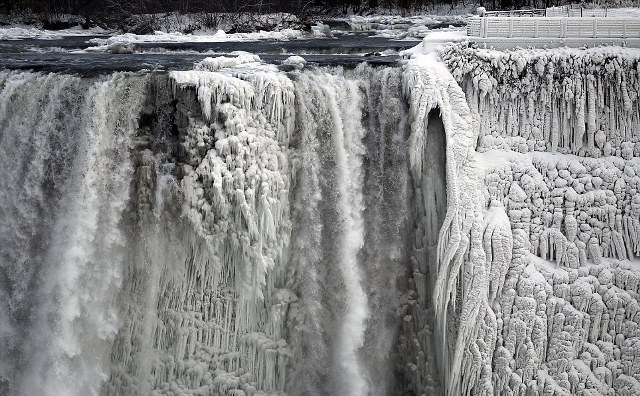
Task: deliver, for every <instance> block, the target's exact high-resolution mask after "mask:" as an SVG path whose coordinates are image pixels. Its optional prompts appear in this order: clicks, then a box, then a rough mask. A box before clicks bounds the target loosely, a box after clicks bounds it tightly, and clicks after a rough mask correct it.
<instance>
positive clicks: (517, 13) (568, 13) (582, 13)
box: [481, 6, 628, 18]
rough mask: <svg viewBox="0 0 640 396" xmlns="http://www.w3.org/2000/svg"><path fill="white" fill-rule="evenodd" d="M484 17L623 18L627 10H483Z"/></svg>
mask: <svg viewBox="0 0 640 396" xmlns="http://www.w3.org/2000/svg"><path fill="white" fill-rule="evenodd" d="M481 16H484V17H536V16H537V17H552V18H557V17H584V18H592V17H596V18H624V17H628V14H627V11H626V10H624V9H617V8H611V9H609V8H582V7H571V6H561V7H548V8H532V9H526V10H509V11H485V12H484V13H483V14H482V15H481Z"/></svg>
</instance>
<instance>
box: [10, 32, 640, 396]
mask: <svg viewBox="0 0 640 396" xmlns="http://www.w3.org/2000/svg"><path fill="white" fill-rule="evenodd" d="M414 55H416V56H414V58H413V59H410V60H407V61H406V62H405V63H404V64H403V65H402V67H372V66H369V65H366V64H363V65H360V66H358V67H356V68H355V69H352V70H345V69H343V68H339V67H336V68H321V67H317V66H314V65H312V64H306V62H305V60H304V59H303V58H301V57H291V58H289V59H288V60H287V61H285V62H284V65H281V66H279V67H276V66H274V65H267V64H265V63H263V62H261V60H260V58H258V57H257V56H255V55H252V54H239V55H238V56H234V57H218V58H207V59H205V60H203V61H202V62H200V63H198V64H196V65H195V67H194V68H193V70H188V71H174V72H170V73H164V74H163V73H153V74H148V75H133V74H114V75H111V76H105V77H94V78H80V77H75V76H69V75H64V74H49V75H42V74H37V73H19V72H2V73H0V140H1V141H2V146H1V147H0V162H1V163H2V165H3V166H2V167H0V169H1V170H0V173H1V175H0V176H2V177H0V184H2V188H1V189H0V216H1V217H0V218H1V219H2V221H0V229H1V230H0V231H1V232H0V351H2V352H3V355H2V356H7V358H3V359H0V393H2V394H8V395H22V394H43V395H46V394H52V395H58V394H69V395H76V394H77V395H85V394H101V395H105V396H106V395H123V394H126V395H235V396H264V395H286V394H288V395H306V394H309V395H316V394H317V395H380V396H382V395H390V394H397V393H399V392H404V393H406V394H420V395H422V394H425V395H429V394H446V395H451V396H457V395H491V394H501V395H502V394H504V395H527V396H529V395H556V396H559V395H573V394H575V395H585V396H586V395H635V394H640V352H639V351H640V347H639V346H640V306H639V305H638V293H640V269H639V268H638V266H637V260H636V255H640V198H638V197H639V195H638V189H640V162H639V160H638V158H640V142H639V141H638V138H637V131H638V130H639V128H640V125H639V124H640V119H639V104H638V101H639V97H640V85H639V84H640V83H639V81H640V66H639V63H638V59H639V58H640V56H638V54H637V53H636V52H634V51H632V50H626V49H602V48H601V49H590V50H584V51H583V50H581V51H578V50H556V51H550V50H536V51H533V50H529V51H527V50H518V51H514V52H508V53H507V52H498V51H493V50H486V49H478V48H476V47H474V46H473V45H472V44H468V43H459V44H455V45H452V46H449V47H447V48H445V49H444V50H443V51H442V53H441V54H440V55H439V58H438V56H436V55H435V54H431V55H419V54H417V53H415V54H414ZM284 66H286V67H284ZM283 70H287V72H285V71H283ZM116 98H119V99H118V100H117V99H116ZM34 114H35V115H37V116H36V117H34V116H33V115H34Z"/></svg>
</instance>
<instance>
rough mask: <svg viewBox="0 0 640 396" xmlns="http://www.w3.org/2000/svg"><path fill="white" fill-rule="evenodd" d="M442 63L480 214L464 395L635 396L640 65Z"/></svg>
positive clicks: (513, 60)
mask: <svg viewBox="0 0 640 396" xmlns="http://www.w3.org/2000/svg"><path fill="white" fill-rule="evenodd" d="M442 58H443V60H444V62H445V63H446V64H447V66H448V67H449V69H450V70H451V72H452V74H453V76H454V77H455V78H456V79H457V80H458V82H459V83H460V86H461V87H462V89H463V90H464V91H465V94H466V98H467V102H468V104H469V107H470V109H471V113H472V114H473V119H474V129H477V131H478V133H479V136H478V141H477V149H476V150H477V152H478V153H477V154H476V157H477V158H478V160H479V162H480V164H481V169H483V174H484V176H483V178H484V188H483V190H484V193H483V194H482V195H483V196H484V198H483V201H484V203H483V205H482V206H483V207H484V208H487V209H486V210H485V214H484V218H485V221H484V224H485V225H484V229H485V231H484V237H483V241H484V243H483V245H484V258H483V259H484V260H485V262H486V268H490V272H489V273H490V279H489V283H488V284H486V285H485V289H484V290H483V291H482V295H483V299H485V298H486V295H485V293H487V294H488V297H489V300H488V301H489V305H488V308H489V309H487V310H486V312H485V314H484V315H483V316H484V318H483V316H480V317H479V318H478V319H477V320H476V324H475V330H474V331H475V334H474V335H473V336H472V338H471V339H470V340H469V341H468V342H467V344H464V345H462V347H463V348H464V354H465V357H464V361H463V367H464V371H463V384H462V388H461V390H460V392H461V393H463V394H514V395H515V394H555V395H572V394H583V395H587V394H598V395H614V394H615V395H617V394H620V395H626V394H636V393H638V392H640V383H639V382H638V379H639V378H638V377H639V375H640V373H639V372H638V370H637V369H636V368H635V366H634V364H635V361H636V360H637V355H638V352H637V350H635V349H634V347H633V345H635V343H636V339H637V337H638V332H637V327H638V323H637V321H638V319H639V318H640V317H638V316H636V308H635V307H637V306H638V290H637V289H638V287H637V285H636V282H635V281H634V279H636V278H637V277H638V274H639V272H638V268H637V266H636V263H635V255H637V254H638V250H637V245H638V243H637V239H638V238H639V237H640V234H638V228H637V224H638V221H639V215H640V213H639V212H637V210H636V206H637V203H636V201H637V188H638V186H636V184H637V183H636V182H637V181H638V180H636V179H637V177H636V176H635V173H636V171H635V170H634V169H635V168H636V167H637V155H638V151H637V150H636V144H637V134H636V131H637V130H638V127H639V125H638V114H639V111H638V93H639V91H640V85H639V83H638V81H639V80H638V77H639V73H640V69H639V68H638V58H639V57H638V56H637V54H636V53H635V52H634V51H626V50H623V49H617V50H616V49H592V50H583V51H578V50H562V51H546V50H537V51H533V50H528V51H527V50H518V51H513V52H510V53H505V52H498V51H492V50H482V49H477V48H475V47H474V46H473V45H469V44H464V43H463V44H456V45H453V46H451V47H449V48H447V49H445V50H444V51H443V54H442ZM473 239H474V237H473V228H472V230H471V245H472V247H473ZM469 255H470V256H472V255H473V248H472V249H470V251H469ZM483 259H480V258H479V259H477V260H476V262H477V263H482V262H483ZM464 289H466V288H464V287H463V290H464ZM463 311H464V308H463ZM460 320H461V321H462V320H464V317H462V318H461V319H460ZM488 363H489V366H487V364H488ZM492 371H493V373H492Z"/></svg>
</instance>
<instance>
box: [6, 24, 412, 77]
mask: <svg viewBox="0 0 640 396" xmlns="http://www.w3.org/2000/svg"><path fill="white" fill-rule="evenodd" d="M93 38H104V37H96V36H93V37H91V36H81V37H64V38H62V39H56V40H43V39H20V40H5V41H0V68H9V69H30V70H38V71H45V72H72V73H79V74H100V73H106V72H112V71H140V70H184V69H190V68H191V67H192V66H193V64H194V63H196V62H199V61H200V60H202V59H204V58H206V57H210V56H222V55H228V54H230V53H233V52H234V51H246V52H250V53H253V54H257V55H259V56H260V58H261V59H262V60H264V61H266V62H271V63H275V64H278V63H281V62H282V61H283V60H285V59H286V58H288V57H289V56H292V55H301V56H303V57H304V58H305V59H306V60H307V62H309V63H311V64H317V65H319V66H325V65H342V66H345V67H350V66H355V65H357V64H359V63H361V62H363V61H366V62H369V63H371V64H395V63H396V62H397V61H398V59H399V56H398V54H397V53H398V52H399V51H402V50H405V49H408V48H411V47H413V46H415V45H416V44H418V43H419V42H420V41H419V39H405V40H394V39H390V38H384V37H374V36H373V33H370V32H354V33H349V34H342V35H340V34H339V35H336V36H335V37H334V38H301V39H295V40H290V41H266V40H262V41H251V42H250V41H241V42H210V43H203V42H182V43H157V42H154V43H141V44H137V45H136V49H135V52H134V53H132V54H111V53H105V52H86V49H87V48H89V47H94V46H96V44H94V43H91V42H89V40H91V39H93ZM384 51H386V52H385V53H384V54H383V52H384Z"/></svg>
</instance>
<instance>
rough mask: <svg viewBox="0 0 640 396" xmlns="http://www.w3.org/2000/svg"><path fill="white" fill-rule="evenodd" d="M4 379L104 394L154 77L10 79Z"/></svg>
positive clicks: (0, 338)
mask: <svg viewBox="0 0 640 396" xmlns="http://www.w3.org/2000/svg"><path fill="white" fill-rule="evenodd" d="M0 81H1V83H0V86H2V87H3V89H2V91H1V93H0V109H2V110H1V112H0V133H1V135H0V139H1V140H2V145H1V147H2V149H1V150H2V153H1V154H0V161H2V162H3V164H2V165H3V166H2V171H1V172H2V174H1V175H0V177H1V179H2V182H1V183H2V193H1V194H2V196H1V198H0V202H1V204H0V205H1V207H0V216H1V217H2V219H3V221H2V228H3V229H2V232H1V233H0V234H1V236H0V238H1V239H2V240H1V241H0V243H1V245H2V248H1V249H2V251H1V253H0V254H1V255H0V260H1V261H0V269H1V275H2V276H1V277H0V285H1V287H0V290H1V291H0V293H1V294H0V296H2V299H1V300H0V304H2V305H1V308H0V312H1V313H2V315H1V317H2V319H0V320H1V321H2V323H1V325H0V342H1V344H0V347H1V348H2V349H3V351H5V352H6V353H7V354H6V355H4V356H9V359H3V362H2V365H1V366H0V370H1V371H0V376H1V377H2V378H3V379H4V382H5V384H4V385H3V386H5V387H6V388H8V389H7V390H8V392H9V393H15V394H23V395H26V394H39V395H60V394H64V395H88V394H97V393H98V390H99V388H100V385H101V383H102V381H103V380H104V378H105V377H106V375H107V372H108V366H107V365H106V363H107V362H106V361H105V355H106V354H107V351H108V349H109V348H110V345H111V342H112V341H113V338H114V336H115V333H116V331H117V329H118V327H119V324H120V322H119V318H118V315H117V314H116V307H115V301H114V300H115V296H116V295H117V290H118V288H119V285H120V281H121V266H122V251H123V248H124V246H125V244H126V241H125V240H124V238H123V234H122V232H121V229H120V225H119V223H120V221H121V215H122V212H123V210H124V209H125V207H126V203H127V200H128V196H129V182H130V180H131V176H132V172H133V167H132V164H131V161H130V151H129V150H130V148H131V146H132V139H133V136H134V134H135V131H136V128H137V118H138V112H139V110H140V106H141V104H142V100H143V99H144V97H143V95H144V93H145V90H144V87H145V79H144V78H142V77H129V76H124V75H113V76H111V77H108V78H105V79H97V80H93V81H85V80H82V79H80V78H77V77H70V76H55V75H48V76H45V75H38V74H31V73H9V74H7V73H4V74H1V75H0Z"/></svg>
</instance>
